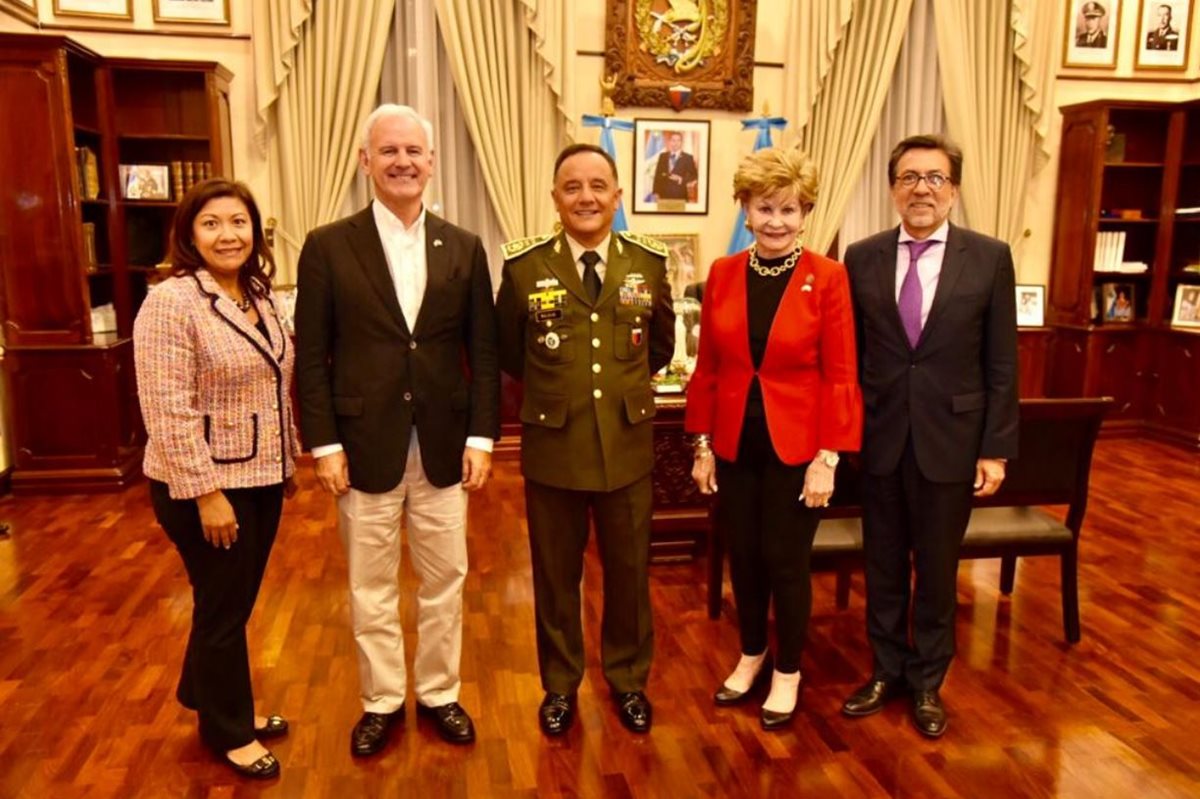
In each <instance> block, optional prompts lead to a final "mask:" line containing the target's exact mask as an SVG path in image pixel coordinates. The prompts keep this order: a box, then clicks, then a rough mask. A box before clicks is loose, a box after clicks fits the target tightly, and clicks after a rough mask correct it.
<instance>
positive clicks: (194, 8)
mask: <svg viewBox="0 0 1200 799" xmlns="http://www.w3.org/2000/svg"><path fill="white" fill-rule="evenodd" d="M154 21H155V22H187V23H191V24H195V25H228V24H229V0H154Z"/></svg>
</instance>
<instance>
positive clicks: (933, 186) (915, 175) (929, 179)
mask: <svg viewBox="0 0 1200 799" xmlns="http://www.w3.org/2000/svg"><path fill="white" fill-rule="evenodd" d="M922 180H923V181H925V185H926V186H928V187H929V189H930V191H938V190H939V189H941V188H942V187H943V186H945V185H946V184H947V183H949V182H950V178H948V177H946V176H945V175H943V174H942V173H941V172H930V173H929V174H927V175H922V174H921V173H920V172H905V173H904V174H903V175H901V176H900V177H898V178H896V182H897V183H899V184H900V185H901V186H903V187H904V188H906V189H915V188H916V187H917V184H918V183H920V182H921V181H922Z"/></svg>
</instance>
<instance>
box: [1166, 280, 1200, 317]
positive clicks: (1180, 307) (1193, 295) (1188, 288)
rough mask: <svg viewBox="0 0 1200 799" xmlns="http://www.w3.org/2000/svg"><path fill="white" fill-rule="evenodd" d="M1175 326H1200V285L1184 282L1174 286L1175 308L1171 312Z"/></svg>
mask: <svg viewBox="0 0 1200 799" xmlns="http://www.w3.org/2000/svg"><path fill="white" fill-rule="evenodd" d="M1171 324H1172V325H1173V326H1175V327H1200V285H1188V284H1186V283H1184V284H1181V285H1178V286H1176V287H1175V310H1174V312H1173V313H1172V314H1171Z"/></svg>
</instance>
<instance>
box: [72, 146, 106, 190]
mask: <svg viewBox="0 0 1200 799" xmlns="http://www.w3.org/2000/svg"><path fill="white" fill-rule="evenodd" d="M75 159H76V161H78V163H79V196H80V197H82V198H83V199H85V200H95V199H97V198H99V197H100V162H99V161H97V160H96V151H95V150H93V149H92V148H91V147H86V146H85V147H76V148H75Z"/></svg>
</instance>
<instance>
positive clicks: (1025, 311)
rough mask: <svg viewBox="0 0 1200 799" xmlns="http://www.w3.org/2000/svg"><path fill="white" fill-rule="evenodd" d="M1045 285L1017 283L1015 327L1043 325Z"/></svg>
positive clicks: (1044, 318)
mask: <svg viewBox="0 0 1200 799" xmlns="http://www.w3.org/2000/svg"><path fill="white" fill-rule="evenodd" d="M1045 325H1046V287H1045V286H1037V285H1026V284H1021V283H1018V284H1017V327H1045Z"/></svg>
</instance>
